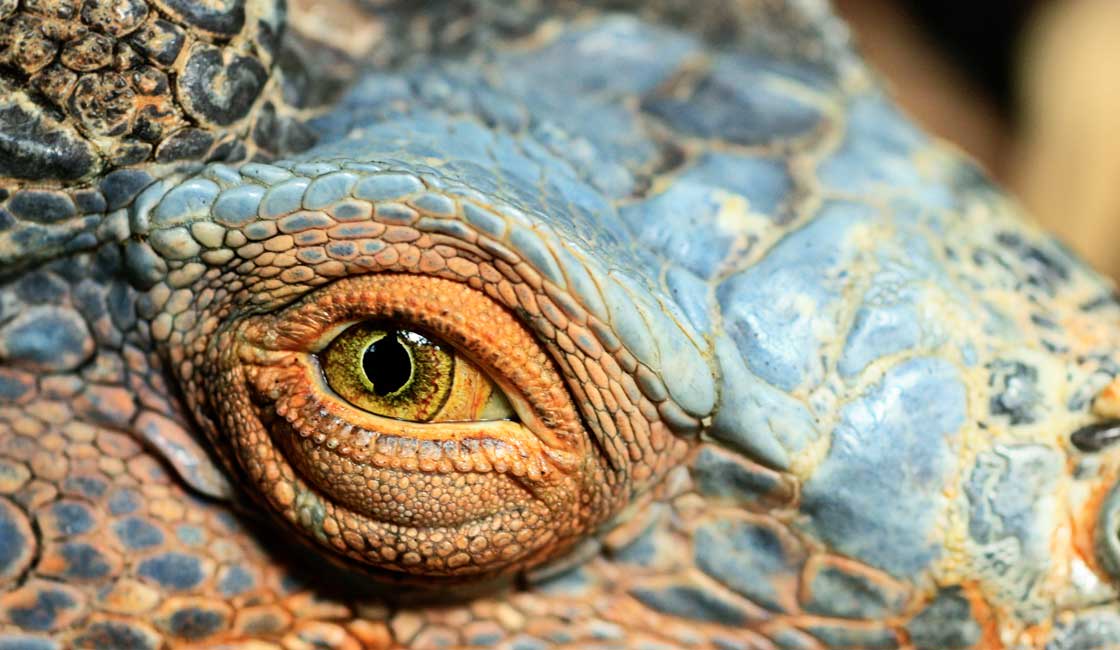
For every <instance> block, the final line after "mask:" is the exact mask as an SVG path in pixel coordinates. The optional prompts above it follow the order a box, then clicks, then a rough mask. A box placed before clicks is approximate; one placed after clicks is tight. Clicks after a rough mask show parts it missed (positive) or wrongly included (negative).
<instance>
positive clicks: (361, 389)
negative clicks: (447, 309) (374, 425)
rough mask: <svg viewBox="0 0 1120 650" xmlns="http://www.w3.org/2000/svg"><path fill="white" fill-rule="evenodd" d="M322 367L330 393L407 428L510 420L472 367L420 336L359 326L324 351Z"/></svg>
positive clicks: (501, 398)
mask: <svg viewBox="0 0 1120 650" xmlns="http://www.w3.org/2000/svg"><path fill="white" fill-rule="evenodd" d="M322 363H323V370H324V372H325V373H326V376H327V383H328V384H329V385H330V387H331V389H333V390H334V391H335V392H336V393H338V394H339V395H341V396H342V397H343V398H344V399H345V400H346V401H348V402H350V403H351V404H353V405H354V406H357V407H358V408H361V409H364V410H366V411H369V412H370V413H374V414H376V415H383V416H385V417H391V418H396V419H398V420H409V421H412V422H447V421H475V420H500V419H512V418H514V417H515V416H514V413H513V409H512V407H511V406H510V404H509V400H507V399H506V396H505V394H503V393H502V391H501V389H499V388H498V387H497V386H496V385H494V382H492V381H491V380H490V379H489V377H487V376H486V375H485V374H484V373H483V372H482V371H481V370H479V368H478V367H477V366H475V365H474V364H473V363H471V362H470V360H468V359H466V358H465V357H463V356H462V355H460V354H459V353H458V352H457V351H455V349H454V348H451V347H450V346H447V345H444V344H442V343H440V342H438V341H435V340H433V339H432V338H430V337H427V336H425V335H423V334H421V333H419V332H414V331H410V330H405V329H395V328H393V327H391V326H387V325H386V324H383V323H376V322H364V323H358V324H356V325H352V326H351V327H349V328H348V329H347V330H346V331H345V332H343V333H342V334H341V335H339V336H338V337H337V338H335V340H334V341H332V342H331V344H330V345H329V346H327V348H326V350H324V351H323V356H322Z"/></svg>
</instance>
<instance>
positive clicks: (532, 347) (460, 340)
mask: <svg viewBox="0 0 1120 650" xmlns="http://www.w3.org/2000/svg"><path fill="white" fill-rule="evenodd" d="M433 284H435V285H437V286H434V287H433V286H431V285H433ZM331 288H333V290H334V291H333V292H331V293H327V294H326V295H325V296H324V294H323V290H320V291H319V292H316V293H315V294H312V295H309V296H308V297H307V298H305V299H303V300H300V301H298V302H296V303H294V304H292V305H289V306H288V307H286V308H284V309H283V310H281V311H279V312H275V313H272V314H266V315H262V316H261V317H260V319H259V320H258V321H257V326H256V327H254V328H253V330H254V331H253V332H248V333H247V337H246V338H247V339H248V340H247V342H249V343H251V344H252V345H253V346H254V347H260V348H264V349H265V350H266V351H276V352H281V353H283V352H288V353H295V354H297V355H300V356H303V355H309V354H310V353H311V352H312V351H313V350H314V349H315V348H317V347H321V346H322V345H323V342H324V341H327V343H328V344H329V341H330V340H333V338H332V337H335V336H337V335H338V334H339V333H340V332H341V331H344V327H347V326H351V325H353V324H355V323H357V322H361V321H367V320H387V321H392V322H395V323H398V325H399V326H401V327H405V326H407V327H414V328H416V329H419V330H420V331H422V332H425V333H427V334H430V335H431V336H434V337H436V338H438V339H439V340H441V341H443V342H444V343H446V344H448V345H450V346H451V347H453V348H455V349H456V350H458V351H459V352H460V353H462V354H463V355H464V356H466V357H467V358H468V359H470V360H471V361H472V362H474V363H475V364H476V365H477V366H478V367H479V369H480V370H482V371H483V372H485V373H486V374H487V376H488V377H489V378H490V379H491V380H492V381H493V382H494V383H495V384H496V385H497V386H498V387H499V388H500V389H501V390H502V391H503V392H504V393H505V395H506V397H507V398H508V399H509V401H510V403H511V405H512V406H513V408H514V411H515V412H516V413H517V415H518V417H519V419H520V420H521V423H522V424H523V425H524V426H526V427H527V428H529V429H530V430H532V431H534V432H535V433H537V434H538V435H541V436H546V437H548V438H550V440H548V441H547V442H548V444H549V446H550V447H553V448H555V449H572V448H573V447H574V446H575V445H579V444H581V441H582V440H583V437H584V429H583V424H582V420H581V419H580V417H579V415H578V413H577V412H576V411H575V409H574V406H573V404H572V402H571V398H570V396H569V394H568V392H567V388H566V384H565V382H564V380H563V378H562V377H561V375H560V373H559V372H558V371H557V370H556V368H555V366H554V365H553V362H552V360H551V358H550V357H549V356H548V354H547V353H545V352H544V351H543V349H541V347H540V344H539V343H538V341H537V339H536V337H535V336H534V335H533V334H532V333H531V332H530V331H529V330H528V329H527V328H526V327H525V326H524V325H523V324H522V323H521V322H520V321H518V320H517V318H516V317H514V316H513V315H512V314H510V313H509V312H508V311H507V310H506V309H505V308H504V307H502V306H501V305H499V304H497V303H495V302H494V301H493V300H492V299H490V298H489V297H488V296H486V295H485V294H482V293H481V292H479V291H477V290H475V289H472V288H470V287H468V286H466V285H464V284H462V283H458V282H453V281H450V280H443V279H440V278H431V277H423V276H414V275H408V274H377V275H366V276H356V277H352V278H347V279H344V280H341V281H339V283H336V284H335V285H332V286H331V287H329V288H327V289H328V291H329V290H330V289H331ZM264 356H273V355H270V354H268V353H267V352H266V353H265V355H264ZM277 356H278V357H285V356H288V355H285V354H280V355H277ZM317 373H318V374H319V375H320V376H321V375H322V372H321V370H319V369H317ZM321 383H322V385H323V386H325V385H326V382H325V381H323V382H321ZM326 390H330V389H329V388H326ZM530 393H531V396H530ZM332 394H333V391H332ZM349 408H354V407H349ZM355 410H357V409H355ZM417 426H419V425H417Z"/></svg>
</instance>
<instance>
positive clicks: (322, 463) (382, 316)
mask: <svg viewBox="0 0 1120 650" xmlns="http://www.w3.org/2000/svg"><path fill="white" fill-rule="evenodd" d="M217 336H218V340H217V341H216V344H215V345H213V346H209V347H208V348H207V349H208V350H209V351H210V352H212V353H213V356H211V357H210V359H211V361H210V362H209V363H212V364H213V366H212V367H211V368H208V369H207V370H206V371H205V373H204V374H206V375H208V376H212V377H215V378H216V380H214V381H212V382H208V383H207V384H206V389H207V392H208V397H207V399H208V402H209V404H211V405H212V412H214V413H216V414H217V415H218V417H219V422H217V423H216V424H217V427H216V428H217V429H220V431H222V432H223V434H224V435H225V436H227V437H226V438H225V440H226V441H228V443H229V448H230V449H231V451H232V459H233V460H235V461H236V463H237V464H238V465H239V466H240V467H241V468H242V470H243V471H245V472H246V473H247V474H248V478H249V479H250V481H251V482H252V483H253V484H255V485H256V487H257V493H258V495H259V496H260V497H261V499H262V500H263V502H264V503H265V504H266V505H267V506H268V508H269V509H270V510H272V511H273V512H275V513H276V514H278V515H279V516H280V517H281V518H283V519H286V520H287V522H288V524H289V525H291V526H293V527H294V528H296V529H297V530H299V531H300V532H301V533H303V534H304V535H306V536H307V537H309V538H310V539H312V540H314V541H315V542H317V543H319V544H323V545H326V546H327V547H330V548H332V549H334V550H335V551H336V552H338V553H339V554H341V555H344V556H347V557H348V558H350V559H352V560H357V561H359V562H361V563H363V564H366V565H367V566H370V567H372V568H373V569H375V570H379V571H385V572H389V573H393V574H397V575H400V574H409V575H414V576H425V577H434V576H448V577H460V576H469V575H479V574H496V573H500V572H504V571H508V570H511V569H514V568H517V567H520V566H526V565H528V564H532V563H537V562H539V561H541V559H542V558H544V557H548V556H551V555H554V554H556V553H558V552H562V551H563V550H565V549H566V548H568V547H570V545H571V544H573V543H575V542H576V541H577V540H578V539H579V538H580V537H581V536H582V535H583V534H585V533H586V532H587V531H588V530H589V529H590V528H591V527H593V526H595V525H596V524H597V523H599V521H601V519H602V517H603V516H604V515H605V513H609V512H611V511H612V509H613V508H615V507H617V506H616V504H615V503H614V502H613V501H610V500H611V499H620V498H623V497H625V492H624V491H622V490H610V489H608V488H609V485H608V484H607V483H606V481H607V479H606V476H607V474H606V472H607V471H608V470H609V468H608V466H607V464H606V461H605V459H604V458H603V457H602V456H601V455H600V454H599V453H598V452H597V451H596V450H595V448H594V447H593V446H592V444H591V440H590V437H589V432H588V430H587V429H586V427H585V425H584V422H583V420H582V418H581V417H580V414H579V411H578V407H577V405H576V403H575V401H574V400H573V398H572V395H571V393H569V391H568V389H567V387H566V383H565V381H564V379H563V375H562V374H561V371H560V369H559V368H558V367H557V365H556V362H555V360H554V358H553V355H551V354H550V353H549V352H548V351H547V350H546V349H545V348H544V347H543V346H542V345H541V344H540V342H539V340H538V339H537V337H536V336H535V335H534V334H533V333H532V332H531V330H529V329H528V328H527V327H526V326H525V325H524V323H523V322H521V320H520V319H518V318H517V316H516V315H515V314H514V313H513V312H511V311H510V310H509V309H507V308H506V307H504V306H503V305H501V304H499V303H498V302H496V301H495V300H493V299H492V298H490V297H488V296H487V295H486V294H484V293H482V292H480V291H478V290H476V289H474V288H471V287H469V286H467V285H465V284H463V283H459V282H453V281H449V280H444V279H439V278H433V277H424V276H418V275H407V274H394V273H385V274H374V275H365V276H356V277H350V278H344V279H340V280H338V281H336V282H334V283H332V284H330V285H328V286H324V287H321V288H319V289H318V290H316V291H312V292H310V293H308V294H307V295H306V296H304V297H303V298H301V299H300V300H298V301H296V302H294V303H293V304H291V305H289V306H287V307H284V308H282V309H279V310H277V311H273V312H267V313H254V314H247V315H244V316H242V317H241V318H238V319H237V320H236V321H235V323H233V324H232V325H231V326H230V327H228V328H226V329H223V330H221V331H220V332H217Z"/></svg>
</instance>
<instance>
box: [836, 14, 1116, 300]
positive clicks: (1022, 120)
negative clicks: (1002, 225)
mask: <svg viewBox="0 0 1120 650" xmlns="http://www.w3.org/2000/svg"><path fill="white" fill-rule="evenodd" d="M833 2H834V4H835V5H836V8H837V10H838V11H839V12H840V13H841V14H842V15H843V16H844V17H845V18H846V19H847V20H848V21H849V23H850V24H851V26H852V29H853V31H854V33H855V36H856V39H857V41H858V42H859V44H860V47H861V49H862V51H863V53H864V54H865V55H866V57H867V58H868V59H869V60H870V61H871V63H872V65H874V66H875V67H876V68H878V70H879V71H880V72H881V73H882V74H883V75H884V76H885V77H886V79H887V81H888V83H889V85H890V86H891V87H892V90H893V92H894V95H895V97H896V98H897V100H898V101H899V102H900V103H901V104H902V105H903V106H904V107H905V108H906V109H907V110H908V112H909V113H910V114H911V115H912V116H913V117H914V118H916V119H917V120H918V121H919V122H921V123H922V124H923V125H924V126H925V127H926V129H928V130H930V131H932V132H934V133H936V134H938V135H940V136H941V137H943V138H946V139H948V140H950V141H951V142H953V143H955V144H956V145H957V146H958V147H960V148H961V149H963V150H965V151H966V152H968V153H969V154H970V155H972V156H973V157H974V158H976V159H977V160H978V161H979V162H980V163H981V164H982V165H983V166H984V167H986V168H987V169H988V171H989V173H990V174H991V175H992V176H993V177H994V178H995V179H996V180H997V181H998V182H999V183H1001V184H1002V185H1003V186H1004V187H1006V188H1008V189H1010V190H1011V191H1012V192H1013V193H1014V194H1016V195H1017V196H1018V197H1019V199H1020V201H1021V202H1022V203H1023V204H1024V205H1025V206H1026V208H1027V210H1028V211H1029V212H1031V213H1033V214H1034V216H1035V217H1036V218H1037V219H1038V220H1039V221H1041V222H1042V223H1043V225H1044V226H1045V227H1046V228H1048V229H1049V230H1051V231H1052V232H1054V233H1056V234H1057V235H1058V236H1059V237H1061V238H1062V239H1064V240H1065V241H1066V242H1067V243H1068V244H1069V245H1070V246H1071V247H1072V248H1074V249H1075V250H1077V251H1078V252H1079V253H1081V254H1082V255H1083V256H1084V257H1086V258H1088V259H1089V261H1090V262H1091V263H1092V264H1093V265H1094V266H1096V267H1097V268H1098V269H1099V270H1101V271H1103V272H1105V273H1108V274H1110V275H1111V276H1112V277H1113V278H1114V279H1120V0H979V1H977V0H833Z"/></svg>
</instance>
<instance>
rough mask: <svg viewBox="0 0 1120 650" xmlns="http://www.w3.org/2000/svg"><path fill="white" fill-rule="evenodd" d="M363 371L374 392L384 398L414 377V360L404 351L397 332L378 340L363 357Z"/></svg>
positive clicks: (367, 349)
mask: <svg viewBox="0 0 1120 650" xmlns="http://www.w3.org/2000/svg"><path fill="white" fill-rule="evenodd" d="M362 371H364V372H365V373H366V378H367V379H369V381H370V383H371V384H373V392H374V393H375V394H376V395H378V396H380V397H384V396H385V395H388V394H389V393H395V392H397V391H398V390H400V389H401V386H404V385H405V384H406V383H408V378H409V377H411V376H412V358H411V357H410V356H408V350H405V349H404V346H403V345H401V342H400V340H399V339H398V338H397V333H396V332H389V333H388V334H386V335H385V336H383V337H382V338H380V339H378V340H376V341H374V342H373V344H371V345H370V346H369V347H368V348H366V352H365V354H364V355H362Z"/></svg>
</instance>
